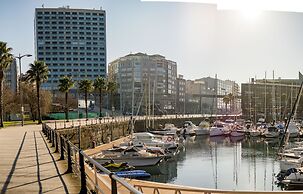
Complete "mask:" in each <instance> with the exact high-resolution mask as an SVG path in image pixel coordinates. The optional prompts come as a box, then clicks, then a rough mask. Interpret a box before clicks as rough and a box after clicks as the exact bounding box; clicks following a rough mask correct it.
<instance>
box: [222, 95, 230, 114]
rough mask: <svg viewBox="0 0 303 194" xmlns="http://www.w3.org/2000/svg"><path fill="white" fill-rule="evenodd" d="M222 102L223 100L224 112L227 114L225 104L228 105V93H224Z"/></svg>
mask: <svg viewBox="0 0 303 194" xmlns="http://www.w3.org/2000/svg"><path fill="white" fill-rule="evenodd" d="M223 102H224V104H225V112H226V114H227V105H228V104H229V102H230V98H229V97H228V95H226V96H224V97H223Z"/></svg>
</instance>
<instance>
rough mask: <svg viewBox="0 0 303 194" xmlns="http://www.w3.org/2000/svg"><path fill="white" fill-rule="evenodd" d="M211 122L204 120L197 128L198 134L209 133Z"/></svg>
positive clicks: (196, 132)
mask: <svg viewBox="0 0 303 194" xmlns="http://www.w3.org/2000/svg"><path fill="white" fill-rule="evenodd" d="M209 128H210V124H209V122H207V121H202V122H201V123H200V124H199V126H198V128H197V129H195V134H196V135H208V134H209Z"/></svg>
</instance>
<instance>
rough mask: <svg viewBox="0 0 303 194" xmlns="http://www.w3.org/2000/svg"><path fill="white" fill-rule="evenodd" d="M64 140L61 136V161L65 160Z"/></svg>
mask: <svg viewBox="0 0 303 194" xmlns="http://www.w3.org/2000/svg"><path fill="white" fill-rule="evenodd" d="M63 143H64V142H63V138H62V135H60V151H61V153H60V160H64V149H63Z"/></svg>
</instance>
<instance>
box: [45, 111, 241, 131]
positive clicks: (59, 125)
mask: <svg viewBox="0 0 303 194" xmlns="http://www.w3.org/2000/svg"><path fill="white" fill-rule="evenodd" d="M226 116H228V117H238V116H240V114H234V115H213V114H171V115H162V116H159V115H154V116H150V117H149V119H173V118H178V119H186V118H188V119H190V118H199V117H202V118H207V117H214V118H215V117H226ZM130 119H131V116H115V117H99V118H89V119H85V118H83V119H71V120H70V121H71V122H69V123H70V125H69V126H68V123H67V122H66V121H65V120H60V121H58V120H55V121H52V120H49V121H47V123H49V124H54V125H55V127H54V128H55V129H66V128H72V127H75V126H83V125H85V126H86V125H94V124H102V123H103V124H104V123H109V122H117V121H128V120H130ZM145 119H146V117H145V116H136V117H135V120H137V121H142V120H145Z"/></svg>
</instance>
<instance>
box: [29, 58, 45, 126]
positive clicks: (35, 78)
mask: <svg viewBox="0 0 303 194" xmlns="http://www.w3.org/2000/svg"><path fill="white" fill-rule="evenodd" d="M29 66H30V68H29V70H28V71H27V72H26V76H25V80H27V81H29V82H31V83H35V84H36V90H37V101H38V102H37V104H38V124H41V123H42V117H41V107H40V85H41V83H43V82H45V81H46V80H47V79H48V67H47V65H46V64H45V62H44V61H34V63H32V64H30V65H29Z"/></svg>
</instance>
